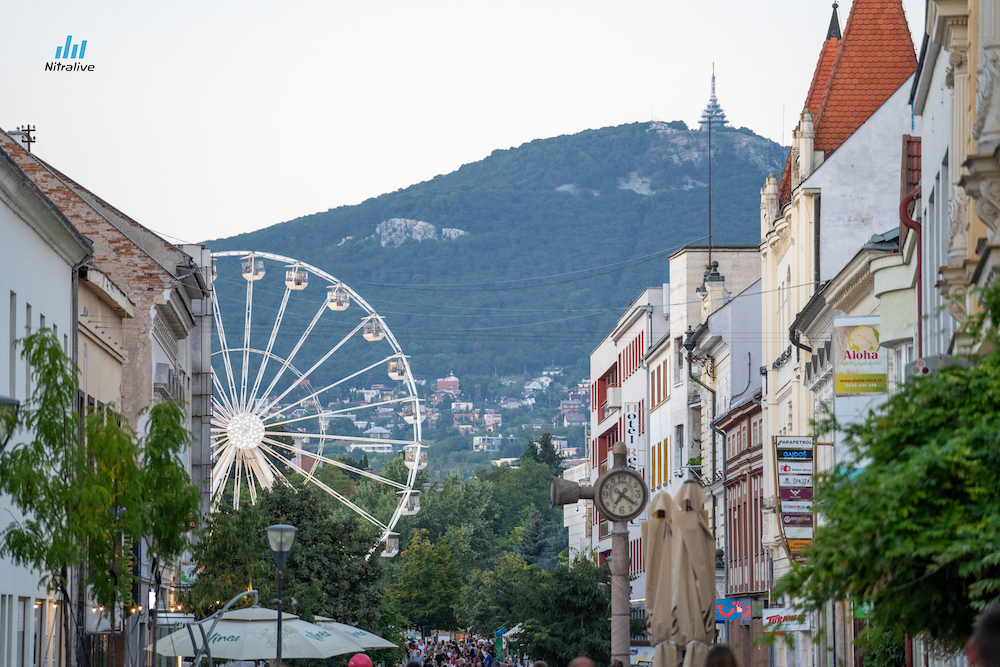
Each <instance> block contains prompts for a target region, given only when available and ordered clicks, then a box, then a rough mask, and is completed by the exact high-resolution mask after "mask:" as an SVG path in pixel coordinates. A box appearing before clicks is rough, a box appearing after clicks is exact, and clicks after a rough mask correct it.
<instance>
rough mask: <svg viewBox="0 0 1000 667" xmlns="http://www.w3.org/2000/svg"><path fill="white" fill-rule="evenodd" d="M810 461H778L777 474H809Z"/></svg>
mask: <svg viewBox="0 0 1000 667" xmlns="http://www.w3.org/2000/svg"><path fill="white" fill-rule="evenodd" d="M812 471H813V466H812V462H811V461H778V474H779V475H811V474H812Z"/></svg>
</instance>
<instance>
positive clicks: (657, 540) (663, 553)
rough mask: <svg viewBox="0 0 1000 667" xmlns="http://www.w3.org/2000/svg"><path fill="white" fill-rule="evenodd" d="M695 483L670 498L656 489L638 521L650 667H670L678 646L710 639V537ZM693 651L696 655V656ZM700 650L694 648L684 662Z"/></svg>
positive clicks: (712, 614)
mask: <svg viewBox="0 0 1000 667" xmlns="http://www.w3.org/2000/svg"><path fill="white" fill-rule="evenodd" d="M704 506H705V494H704V492H703V491H702V490H701V487H700V486H699V485H698V483H697V482H695V481H693V480H689V481H687V482H685V483H684V484H682V485H681V489H680V491H678V492H677V496H676V497H675V498H671V497H670V496H669V495H668V494H666V493H663V492H660V493H657V494H656V495H654V496H653V499H652V501H651V502H650V504H649V514H650V517H651V518H650V519H648V520H646V521H643V522H642V540H643V544H644V545H645V549H646V629H647V633H648V635H649V642H650V644H651V645H653V646H655V647H656V651H655V653H654V655H653V666H654V667H675V666H676V655H677V648H678V647H686V646H687V645H688V643H689V642H692V641H694V642H703V643H709V642H711V641H712V640H713V638H714V637H715V540H714V539H713V537H712V532H711V530H709V528H708V516H707V512H706V511H705V510H704V509H703V508H704ZM696 654H697V655H696ZM702 655H703V654H702V653H701V652H694V653H692V654H691V656H690V658H688V657H687V656H686V660H687V661H688V662H690V661H691V659H694V660H695V662H694V663H693V664H698V660H697V658H698V657H701V656H702Z"/></svg>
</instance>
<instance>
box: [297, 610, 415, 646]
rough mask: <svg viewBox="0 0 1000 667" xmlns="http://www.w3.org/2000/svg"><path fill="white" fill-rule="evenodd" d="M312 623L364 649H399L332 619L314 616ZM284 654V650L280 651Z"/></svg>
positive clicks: (388, 642)
mask: <svg viewBox="0 0 1000 667" xmlns="http://www.w3.org/2000/svg"><path fill="white" fill-rule="evenodd" d="M313 622H314V623H315V624H316V625H318V626H320V627H321V628H325V629H327V630H331V631H332V630H336V631H337V632H341V633H343V634H345V635H347V636H348V637H350V638H351V639H353V640H354V641H355V642H357V643H358V644H360V645H361V646H363V647H364V648H399V646H397V645H396V644H394V643H393V642H391V641H389V640H388V639H385V638H384V637H379V636H378V635H376V634H375V633H373V632H368V631H367V630H362V629H361V628H356V627H354V626H353V625H347V624H346V623H338V622H337V621H335V620H333V619H332V618H327V617H326V616H314V617H313ZM282 653H284V650H282Z"/></svg>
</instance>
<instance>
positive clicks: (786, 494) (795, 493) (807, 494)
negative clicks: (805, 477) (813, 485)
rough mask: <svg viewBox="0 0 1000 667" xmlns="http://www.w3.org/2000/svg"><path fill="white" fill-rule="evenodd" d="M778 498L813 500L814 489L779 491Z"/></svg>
mask: <svg viewBox="0 0 1000 667" xmlns="http://www.w3.org/2000/svg"><path fill="white" fill-rule="evenodd" d="M778 497H779V498H781V499H782V500H811V499H812V497H813V490H812V489H778Z"/></svg>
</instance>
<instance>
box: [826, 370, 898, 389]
mask: <svg viewBox="0 0 1000 667" xmlns="http://www.w3.org/2000/svg"><path fill="white" fill-rule="evenodd" d="M887 390H888V388H887V387H886V376H885V374H884V373H844V374H839V373H838V374H837V375H836V377H835V380H834V391H836V392H837V393H838V394H881V393H884V392H886V391H887Z"/></svg>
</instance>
